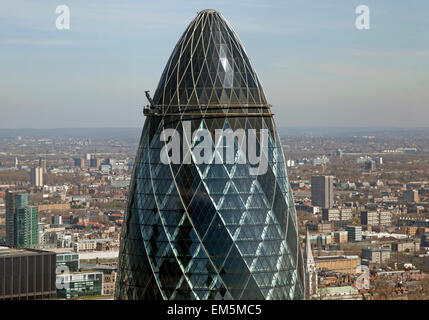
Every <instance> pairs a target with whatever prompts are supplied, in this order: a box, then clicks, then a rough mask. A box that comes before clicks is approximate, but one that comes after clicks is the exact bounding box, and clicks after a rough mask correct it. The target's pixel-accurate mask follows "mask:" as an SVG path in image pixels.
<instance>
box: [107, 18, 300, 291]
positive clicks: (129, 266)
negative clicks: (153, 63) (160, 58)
mask: <svg viewBox="0 0 429 320" xmlns="http://www.w3.org/2000/svg"><path fill="white" fill-rule="evenodd" d="M146 114H147V119H146V122H145V125H144V128H143V132H142V136H141V140H140V145H139V149H138V152H137V157H136V162H135V168H134V174H133V178H132V182H131V186H130V193H129V200H128V210H127V214H126V217H125V221H124V226H123V230H122V235H121V248H120V256H119V275H118V280H117V283H116V290H115V296H116V298H117V299H303V298H304V282H303V276H304V275H303V263H302V254H301V250H300V247H299V242H298V230H297V221H296V213H295V207H294V204H293V198H292V193H291V189H290V185H289V182H288V178H287V173H286V166H285V160H284V155H283V151H282V148H281V143H280V139H279V137H278V134H277V130H276V128H275V124H274V121H273V117H272V115H273V114H272V113H271V108H270V105H268V104H267V101H266V99H265V95H264V92H263V89H262V86H261V84H260V81H259V79H258V77H257V74H256V72H255V71H254V69H253V67H252V66H251V64H250V62H249V59H248V57H247V54H246V52H245V50H244V48H243V46H242V44H241V43H240V41H239V39H238V37H237V35H236V34H235V32H234V31H233V30H232V28H231V26H230V25H229V23H228V22H227V21H226V20H225V19H224V18H223V17H222V15H220V14H219V13H218V12H216V11H214V10H205V11H202V12H200V13H199V14H198V15H197V17H196V18H195V19H194V20H193V21H192V22H191V24H190V25H189V26H188V28H187V29H186V30H185V32H184V34H183V36H182V37H181V39H180V40H179V42H178V43H177V45H176V47H175V49H174V51H173V53H172V55H171V57H170V59H169V60H168V62H167V65H166V67H165V70H164V72H163V74H162V76H161V80H160V82H159V84H158V87H157V90H156V92H155V94H154V98H153V105H152V107H151V108H150V110H148V111H147V112H146ZM187 123H188V124H190V126H191V129H192V133H195V132H198V131H202V130H207V131H209V132H210V134H211V135H212V136H213V137H214V135H215V130H216V129H231V130H233V131H234V132H235V131H236V130H238V129H243V130H249V129H255V130H256V132H257V135H256V137H257V138H256V144H257V146H256V147H257V150H258V152H259V153H260V159H261V161H267V163H268V169H267V171H266V172H265V173H264V174H258V175H253V174H251V173H250V167H251V165H250V163H244V164H240V163H233V164H226V163H218V162H217V161H215V157H216V152H219V150H220V151H223V150H222V141H221V140H219V141H218V142H213V145H212V149H213V157H212V159H211V162H210V163H203V164H200V163H198V162H196V161H195V156H196V155H195V153H194V150H195V147H196V146H197V145H198V143H199V140H198V139H197V138H194V139H192V136H191V138H190V139H186V138H185V137H183V139H181V143H180V144H181V146H180V148H181V150H183V147H184V145H185V144H186V145H187V146H189V149H190V150H191V152H190V155H189V158H190V162H189V163H186V161H183V163H182V164H173V163H170V164H164V163H163V162H162V161H161V159H160V154H161V149H162V148H163V147H164V146H165V142H164V141H162V139H161V137H162V135H163V130H164V129H176V130H177V131H178V132H182V130H184V129H186V128H184V127H186V124H187ZM262 129H266V130H267V131H268V133H269V134H268V147H267V148H266V149H263V148H261V142H260V139H261V131H262ZM246 132H247V131H246ZM213 141H216V139H214V138H213ZM219 147H220V148H219ZM216 150H217V151H216ZM239 150H240V145H239V140H238V139H235V140H234V156H237V154H238V152H239ZM183 156H184V157H185V156H186V155H183Z"/></svg>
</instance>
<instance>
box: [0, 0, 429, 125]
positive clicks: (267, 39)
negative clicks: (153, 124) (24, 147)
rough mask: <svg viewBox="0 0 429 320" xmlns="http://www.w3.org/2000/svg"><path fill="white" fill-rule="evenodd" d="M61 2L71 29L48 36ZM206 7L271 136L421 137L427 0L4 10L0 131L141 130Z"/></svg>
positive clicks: (426, 113) (427, 101)
mask: <svg viewBox="0 0 429 320" xmlns="http://www.w3.org/2000/svg"><path fill="white" fill-rule="evenodd" d="M60 4H66V5H68V6H69V7H70V11H71V30H66V31H60V30H57V29H56V28H55V19H56V17H57V15H56V14H55V8H56V6H57V5H60ZM360 4H365V5H367V6H369V8H370V10H371V11H370V13H371V16H370V17H371V29H370V30H362V31H359V30H357V29H356V28H355V19H356V14H355V8H356V6H358V5H360ZM206 8H211V9H216V10H218V11H220V12H221V13H222V14H223V15H224V16H225V18H226V19H227V20H229V21H230V23H231V24H232V26H233V27H234V29H235V31H236V32H237V34H238V36H239V37H240V39H241V41H242V42H243V44H244V46H245V47H246V50H247V53H248V55H249V56H250V59H251V62H252V63H253V66H254V68H255V69H256V71H257V72H258V74H259V77H260V79H261V82H262V84H263V86H264V88H265V91H266V95H267V98H268V100H269V102H270V103H271V104H273V111H274V113H275V114H276V115H275V119H276V122H277V124H278V125H279V126H408V127H417V126H425V127H429V1H427V0H410V1H396V0H395V1H392V0H366V1H361V0H358V1H354V0H353V1H352V0H325V1H320V0H281V1H280V0H279V1H261V0H234V1H231V0H230V1H228V0H222V1H201V0H199V1H197V0H190V1H178V0H162V1H149V0H146V1H145V0H139V1H137V0H128V1H120V0H115V1H113V0H91V1H89V0H57V1H52V0H38V1H31V0H26V1H23V0H2V1H1V2H0V111H1V113H0V128H17V127H32V128H43V127H48V128H59V127H110V126H114V127H141V126H142V125H143V121H144V116H143V114H142V112H141V109H140V107H139V106H143V105H144V104H146V103H147V102H146V99H145V97H144V90H151V91H152V93H153V91H154V90H155V88H156V85H157V83H158V80H159V77H160V75H161V73H162V70H163V68H164V66H165V63H166V62H167V59H168V57H169V55H170V53H171V51H172V50H173V48H174V45H175V44H176V42H177V40H178V39H179V37H180V35H181V34H182V32H183V31H184V30H185V28H186V26H187V25H188V23H189V22H190V21H191V20H192V19H193V18H194V17H195V15H196V13H197V11H200V10H202V9H206Z"/></svg>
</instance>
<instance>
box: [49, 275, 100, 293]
mask: <svg viewBox="0 0 429 320" xmlns="http://www.w3.org/2000/svg"><path fill="white" fill-rule="evenodd" d="M57 284H58V285H57V298H64V299H76V298H82V297H85V296H98V295H100V296H101V295H102V294H103V273H102V272H76V273H69V274H67V273H65V274H58V275H57Z"/></svg>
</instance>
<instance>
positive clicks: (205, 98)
mask: <svg viewBox="0 0 429 320" xmlns="http://www.w3.org/2000/svg"><path fill="white" fill-rule="evenodd" d="M153 101H154V103H155V104H156V105H163V106H167V107H172V108H174V107H176V106H179V107H186V106H201V105H210V106H241V105H243V106H244V105H254V106H261V105H266V104H267V102H266V99H265V95H264V92H263V89H262V86H261V83H260V81H259V79H258V76H257V74H256V72H255V70H254V69H253V67H252V65H251V64H250V60H249V58H248V56H247V53H246V51H245V49H244V47H243V45H242V44H241V42H240V40H239V39H238V37H237V35H236V33H235V32H234V30H233V29H232V26H231V25H230V24H229V22H228V21H227V20H226V19H225V18H224V17H223V16H222V14H220V13H219V12H218V11H216V10H213V9H206V10H203V11H201V12H199V13H198V14H197V16H196V17H195V18H194V19H193V20H192V21H191V23H190V24H189V26H188V27H187V28H186V30H185V32H184V33H183V35H182V36H181V38H180V40H179V41H178V42H177V44H176V46H175V48H174V50H173V53H172V54H171V56H170V58H169V60H168V62H167V65H166V66H165V69H164V72H163V74H162V76H161V79H160V81H159V84H158V87H157V89H156V92H155V94H154V98H153Z"/></svg>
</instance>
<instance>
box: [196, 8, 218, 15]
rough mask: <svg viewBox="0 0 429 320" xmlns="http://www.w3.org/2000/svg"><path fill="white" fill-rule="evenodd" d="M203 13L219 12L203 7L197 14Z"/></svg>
mask: <svg viewBox="0 0 429 320" xmlns="http://www.w3.org/2000/svg"><path fill="white" fill-rule="evenodd" d="M203 13H212V14H219V12H218V11H216V10H214V9H204V10H201V11H200V12H198V14H203Z"/></svg>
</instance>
